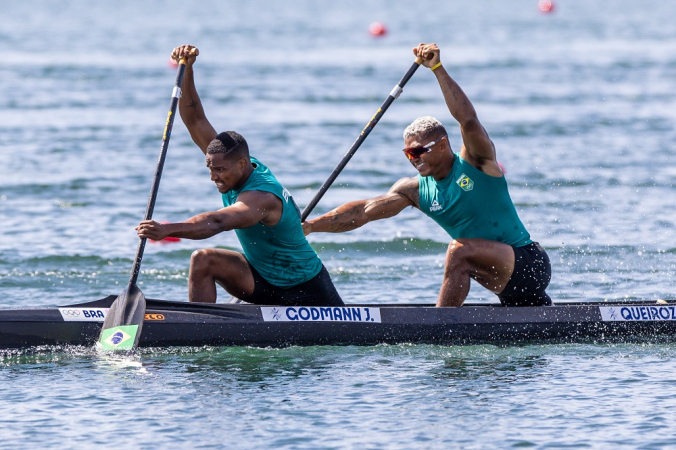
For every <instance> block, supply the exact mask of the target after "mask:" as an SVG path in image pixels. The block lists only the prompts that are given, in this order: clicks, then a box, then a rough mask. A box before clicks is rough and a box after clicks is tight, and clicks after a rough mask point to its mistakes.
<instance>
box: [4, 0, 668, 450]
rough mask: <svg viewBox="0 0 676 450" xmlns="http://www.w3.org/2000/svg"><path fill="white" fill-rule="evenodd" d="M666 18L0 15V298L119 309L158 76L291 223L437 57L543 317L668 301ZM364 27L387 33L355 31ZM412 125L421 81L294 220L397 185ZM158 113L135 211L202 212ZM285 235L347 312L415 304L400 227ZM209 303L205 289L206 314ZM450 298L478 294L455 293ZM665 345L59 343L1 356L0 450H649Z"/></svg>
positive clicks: (591, 5) (588, 13)
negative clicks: (478, 125) (276, 195)
mask: <svg viewBox="0 0 676 450" xmlns="http://www.w3.org/2000/svg"><path fill="white" fill-rule="evenodd" d="M675 12H676V6H675V5H674V4H673V3H671V2H664V1H662V2H659V1H644V2H631V1H628V0H621V1H616V2H605V3H599V2H585V1H582V0H560V1H557V2H556V9H555V13H554V14H550V15H544V14H541V13H540V12H539V11H538V9H537V2H536V1H531V0H528V1H526V0H523V1H516V0H514V1H482V2H472V1H457V2H446V3H438V2H429V1H421V2H416V3H415V4H412V3H410V2H404V1H398V0H397V1H387V2H386V1H380V2H378V1H374V2H368V4H363V3H362V2H357V1H341V2H336V3H331V4H329V3H318V2H310V1H297V2H296V1H295V2H292V3H277V2H271V1H263V0H261V1H255V2H249V3H235V2H217V1H203V2H193V3H190V2H187V3H186V2H176V1H159V0H149V1H145V2H142V3H141V2H132V1H117V2H114V3H110V4H103V3H96V4H84V3H81V2H75V1H66V0H64V1H60V2H47V1H39V0H35V1H31V2H18V1H13V0H10V1H8V2H5V3H3V8H2V13H0V46H2V48H3V58H2V61H3V63H2V64H0V92H1V93H2V95H0V223H1V224H2V225H0V292H1V293H2V299H1V300H0V306H2V307H16V306H44V305H58V304H69V303H74V302H79V301H87V300H92V299H96V298H100V297H103V296H107V295H110V294H118V293H119V292H120V291H121V289H122V288H123V286H124V285H126V283H127V280H128V276H129V270H130V269H131V265H132V259H133V254H134V251H135V248H136V242H137V240H136V235H135V232H134V230H133V228H134V226H135V225H136V224H137V223H138V221H139V220H140V219H141V218H142V217H143V212H144V209H145V204H146V201H147V195H148V191H149V189H150V184H151V179H152V175H153V171H154V166H155V163H156V160H157V155H158V153H159V147H160V140H161V135H162V130H163V127H164V121H165V118H166V111H167V107H168V105H169V98H170V95H171V88H172V86H173V81H174V77H175V69H173V68H170V67H169V66H168V64H167V62H168V56H169V53H170V52H171V49H172V48H173V47H174V46H177V45H180V44H184V43H191V44H194V45H197V46H198V47H199V48H200V52H201V54H200V57H199V59H198V62H197V65H196V78H197V87H198V90H199V92H200V95H201V97H202V100H203V103H204V106H205V109H206V112H207V115H208V117H209V119H210V120H211V122H212V123H213V124H214V126H215V127H216V128H217V129H218V130H225V129H234V130H237V131H239V132H241V133H242V134H243V135H244V136H245V137H246V138H247V140H248V142H249V145H250V147H251V149H252V154H253V155H255V156H256V157H258V158H260V159H261V160H262V161H264V162H265V163H266V164H267V165H268V166H270V167H271V168H272V169H273V171H274V173H275V174H276V175H277V177H278V178H279V179H280V180H281V181H282V182H283V183H284V184H285V185H286V187H287V188H288V189H289V190H290V191H291V192H292V193H293V195H294V197H295V198H296V200H297V202H298V203H299V204H300V206H301V207H303V206H304V205H305V204H306V203H307V202H308V201H309V200H310V198H311V197H312V196H313V194H314V193H315V192H316V190H317V189H318V187H319V186H320V185H321V183H322V182H323V181H324V179H325V178H326V177H327V176H328V174H329V173H330V172H331V170H332V169H333V167H334V166H335V165H336V164H337V163H338V161H339V160H340V158H341V157H342V155H343V154H344V153H345V152H346V151H347V149H348V148H349V146H350V145H351V144H352V142H353V141H354V139H355V138H356V137H357V135H358V134H359V132H360V131H361V129H362V128H363V127H364V125H365V124H366V122H367V121H368V120H369V119H370V118H371V116H372V115H373V113H374V112H375V111H376V110H377V108H378V107H379V106H380V104H381V103H382V101H383V100H384V99H385V98H386V96H387V94H388V93H389V92H390V91H391V89H392V87H393V86H394V85H395V83H396V82H397V81H398V80H399V79H400V77H401V76H402V75H403V73H404V72H405V71H406V69H407V68H408V67H409V66H410V64H411V62H412V60H413V56H412V54H411V47H413V46H415V45H417V44H418V43H419V42H436V43H438V44H439V45H440V47H441V49H442V59H443V61H444V64H445V67H447V70H449V72H450V73H451V74H452V76H453V77H454V78H455V79H456V80H457V81H458V82H459V83H460V85H461V86H462V87H463V89H464V90H465V92H467V94H468V95H469V97H470V98H471V99H472V101H473V103H474V105H475V107H476V109H477V111H478V113H479V117H480V119H481V120H482V123H483V124H484V126H485V127H486V129H487V130H488V132H489V134H490V135H491V137H492V139H493V141H494V142H495V145H496V148H497V152H498V159H499V160H500V161H501V162H502V164H503V165H504V166H505V167H506V169H507V180H508V183H509V185H510V193H511V195H512V198H513V199H514V201H515V204H516V206H517V209H518V211H519V215H520V217H521V218H522V220H523V221H524V223H525V224H526V226H527V228H528V229H529V231H530V233H531V235H532V237H533V238H534V239H535V240H537V241H539V242H540V243H541V244H542V245H543V246H544V247H545V248H546V249H547V251H548V253H549V254H550V257H551V259H552V262H553V270H554V276H553V279H552V284H551V286H550V289H549V293H550V295H551V296H552V297H553V298H554V299H555V300H559V301H561V300H563V301H565V300H581V301H599V300H605V299H625V298H627V299H656V298H673V297H674V281H675V280H674V276H675V274H676V245H674V242H675V241H676V240H675V237H676V236H675V234H676V233H675V231H674V230H675V225H676V214H674V212H673V211H674V210H675V209H676V187H675V186H676V164H675V163H674V156H673V149H674V148H676V132H675V131H674V126H673V124H674V120H675V119H676V23H675V22H674V21H673V20H672V18H673V16H674V13H675ZM373 21H382V22H384V23H385V24H386V25H387V27H388V30H389V33H388V35H387V36H386V37H385V38H383V39H373V38H371V37H370V36H369V35H368V32H367V30H368V26H369V24H370V23H371V22H373ZM421 115H434V116H436V117H438V118H439V119H440V120H442V122H444V123H445V124H446V125H447V128H448V129H449V131H450V136H449V141H450V143H451V145H452V146H453V148H454V149H456V150H458V149H459V148H460V136H459V130H458V128H457V127H456V126H455V125H454V123H453V119H452V118H451V117H450V114H449V113H448V111H447V110H446V109H445V105H444V103H443V99H442V97H441V93H440V90H439V87H438V85H437V84H436V82H435V80H434V77H433V76H432V75H431V74H430V73H429V71H427V70H420V71H419V72H418V73H416V74H415V76H414V77H413V79H412V80H411V81H410V82H409V84H408V85H407V86H406V88H405V90H404V93H403V94H402V96H401V97H400V98H399V99H398V100H397V101H396V102H395V103H394V105H393V106H392V107H391V108H390V110H389V111H388V112H387V113H386V115H385V116H384V118H383V119H382V121H381V122H380V123H379V125H378V126H377V127H376V129H375V130H374V132H373V133H372V134H371V135H370V136H369V138H368V140H367V141H366V143H365V144H364V145H363V146H362V148H361V149H360V150H359V152H358V153H357V154H356V156H355V157H354V159H353V160H352V161H351V162H350V164H349V165H348V167H347V168H346V169H345V171H344V172H343V173H342V174H341V176H340V177H339V178H338V180H337V182H336V185H335V186H334V187H333V188H331V190H330V191H329V192H328V193H327V195H326V196H325V197H324V199H323V200H322V201H321V202H320V204H319V205H318V207H317V209H316V213H322V212H326V211H328V210H330V209H332V208H334V207H336V206H337V205H339V204H341V203H343V202H346V201H349V200H355V199H359V198H365V197H368V196H374V195H377V194H379V193H382V192H385V191H386V190H387V189H388V188H389V187H390V186H391V185H392V184H393V183H394V182H396V181H397V180H398V179H400V178H402V177H405V176H412V175H414V174H415V172H414V169H413V168H412V167H411V166H410V164H409V163H408V162H407V160H406V159H405V157H403V155H402V154H401V151H400V148H401V147H402V144H403V143H402V138H401V133H402V131H403V129H404V128H405V127H406V125H408V124H409V123H410V122H411V121H412V120H413V119H415V118H416V117H418V116H421ZM219 207H220V198H219V195H218V193H217V192H216V190H215V188H214V186H213V183H212V182H211V181H210V180H209V177H208V172H207V170H206V168H205V164H204V159H203V155H202V154H201V152H200V151H199V150H198V149H197V148H196V147H195V146H194V145H193V144H192V141H191V140H190V137H189V135H188V133H187V131H186V130H185V128H184V127H183V125H182V124H181V123H180V122H179V121H177V123H176V126H175V129H174V132H173V135H172V139H171V144H170V147H169V155H168V159H167V163H166V166H165V172H164V175H163V178H162V184H161V188H160V193H159V197H158V201H157V206H156V209H155V218H157V219H158V220H168V221H179V220H184V219H186V218H187V217H190V216H191V215H194V214H197V213H199V212H203V211H208V210H213V209H217V208H219ZM310 240H311V243H312V244H313V246H314V247H315V249H316V250H317V251H318V252H319V254H320V257H321V258H322V260H323V261H324V263H325V265H326V266H327V268H328V269H329V272H330V273H331V276H332V278H333V279H334V281H335V283H336V285H337V287H338V290H339V291H340V293H341V295H342V296H343V298H344V299H345V300H346V301H347V302H351V303H356V302H363V303H375V302H399V303H414V302H415V303H419V302H433V301H434V299H435V298H436V294H437V292H438V288H439V284H440V281H441V276H442V273H443V261H444V253H445V249H446V246H447V244H448V240H449V239H448V237H447V236H446V235H444V234H443V232H441V230H440V229H439V228H438V227H437V226H436V225H435V224H434V223H433V222H431V221H430V220H428V219H427V218H425V217H423V216H422V215H421V214H420V213H419V212H416V211H414V210H406V211H404V212H402V213H401V214H400V215H398V216H397V217H396V218H394V219H389V220H385V221H381V222H377V223H372V224H369V225H367V226H365V227H363V228H360V229H358V230H355V231H354V232H351V233H347V234H323V235H322V234H317V235H312V236H311V239H310ZM213 246H218V247H223V248H234V249H237V248H239V246H238V243H237V240H236V237H235V236H234V234H233V233H226V234H222V235H219V236H216V237H214V238H212V239H210V240H208V241H202V242H192V241H187V240H183V241H182V242H180V243H175V244H167V245H157V244H155V245H150V244H149V245H148V247H147V250H146V256H145V257H144V260H143V266H142V273H141V276H140V279H139V281H140V287H141V289H143V291H144V293H145V294H146V296H148V297H152V298H166V299H172V300H185V299H186V297H187V273H188V262H189V258H190V254H191V253H192V251H193V250H194V249H197V248H202V247H213ZM225 298H226V296H225V295H221V297H220V299H221V300H222V301H223V300H224V299H225ZM469 300H470V301H474V302H493V301H496V299H495V296H493V295H492V294H489V293H487V292H486V291H484V290H482V289H481V288H480V287H478V286H474V287H473V288H472V290H471V292H470V295H469ZM673 353H674V351H673V346H672V345H670V344H661V345H638V344H631V345H603V346H601V345H566V346H551V345H550V346H524V347H509V346H507V347H502V346H477V347H437V346H408V345H402V346H377V347H369V348H355V347H341V348H330V347H317V348H289V349H282V350H270V349H254V348H233V349H220V348H200V349H166V350H144V351H142V352H141V353H140V354H139V355H137V356H135V357H133V358H127V359H124V358H122V359H117V358H114V357H111V358H103V357H101V356H99V355H96V354H94V353H91V352H90V351H88V350H85V349H62V350H60V351H49V352H37V353H36V352H25V351H24V352H15V353H7V354H4V355H2V356H1V357H0V364H1V365H2V369H1V370H0V377H1V379H2V383H1V384H0V408H2V410H3V414H2V415H0V423H1V424H2V427H1V428H0V430H1V431H0V442H1V443H2V444H1V445H3V446H5V447H7V448H17V447H41V448H49V447H51V448H91V446H92V445H94V444H97V445H100V446H104V447H123V446H126V447H131V448H158V447H167V448H177V447H219V446H222V447H229V448H230V447H232V448H252V447H282V448H467V449H473V448H477V449H485V448H510V447H525V448H531V447H532V448H562V447H572V448H581V447H591V448H618V447H623V448H669V447H676V432H675V431H674V429H676V428H675V427H676V423H675V421H674V419H673V408H674V407H675V406H676V400H675V398H674V392H675V391H674V386H673V385H674V376H673V374H674V373H676V364H675V363H674V361H673V358H672V356H673Z"/></svg>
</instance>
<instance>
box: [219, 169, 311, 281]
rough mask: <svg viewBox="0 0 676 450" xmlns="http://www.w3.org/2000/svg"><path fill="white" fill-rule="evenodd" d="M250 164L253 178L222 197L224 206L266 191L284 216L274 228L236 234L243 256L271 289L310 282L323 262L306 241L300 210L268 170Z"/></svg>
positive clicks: (239, 231)
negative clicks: (249, 193)
mask: <svg viewBox="0 0 676 450" xmlns="http://www.w3.org/2000/svg"><path fill="white" fill-rule="evenodd" d="M251 163H252V164H253V166H254V171H253V172H252V173H251V176H249V179H248V180H246V183H244V186H242V187H241V188H239V189H233V190H232V191H230V192H226V193H225V194H222V196H223V205H225V206H226V207H227V206H230V205H232V204H234V203H235V202H236V201H237V197H238V196H239V194H241V193H242V192H245V191H263V192H270V193H272V194H274V195H276V196H277V197H279V199H280V200H281V201H282V207H283V212H282V218H281V219H280V220H279V222H278V223H277V225H275V226H273V227H268V226H265V225H263V224H262V223H257V224H256V225H254V226H252V227H249V228H241V229H236V230H235V233H237V238H238V239H239V242H240V244H241V245H242V249H243V250H244V256H246V259H247V261H249V264H251V265H252V266H253V268H254V269H256V270H257V271H258V273H260V274H261V276H262V277H263V278H265V280H267V281H268V283H270V284H272V285H275V286H279V287H282V288H289V287H293V286H297V285H299V284H301V283H304V282H306V281H309V280H311V279H312V278H314V277H315V276H317V274H318V273H319V271H320V270H322V262H321V261H320V259H319V257H318V256H317V253H315V251H314V250H313V249H312V247H310V244H309V243H308V241H307V239H305V235H304V234H303V227H302V225H301V223H300V211H299V210H298V206H296V203H295V202H294V201H293V198H292V197H291V195H290V194H289V191H287V190H286V189H284V187H283V186H282V185H281V184H280V183H279V181H277V179H276V178H275V176H274V175H273V174H272V172H270V170H269V169H268V168H267V167H266V166H264V165H263V164H261V162H260V161H258V160H257V159H256V158H253V157H252V158H251Z"/></svg>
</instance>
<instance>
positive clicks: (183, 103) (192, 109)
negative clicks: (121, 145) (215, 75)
mask: <svg viewBox="0 0 676 450" xmlns="http://www.w3.org/2000/svg"><path fill="white" fill-rule="evenodd" d="M193 48H194V47H192V46H190V45H183V46H181V47H176V48H175V49H174V51H173V52H172V54H171V57H172V58H174V59H176V60H179V59H180V58H182V57H184V56H186V68H185V75H184V77H183V85H182V86H181V90H182V92H183V95H182V96H181V98H180V99H179V101H178V111H179V113H180V114H181V120H183V123H184V124H185V126H186V128H188V131H189V132H190V137H192V140H193V141H194V142H195V144H197V146H198V147H199V148H200V150H202V152H203V153H205V154H206V152H207V147H208V146H209V142H211V141H212V140H213V139H214V137H216V135H217V134H218V133H216V130H215V129H214V127H212V126H211V123H209V120H207V116H206V114H205V113H204V108H203V107H202V102H201V100H200V96H199V95H198V94H197V88H196V87H195V73H194V71H193V64H194V63H195V58H196V57H197V56H196V55H197V54H199V52H197V53H196V54H194V55H193V54H191V53H190V52H191V50H192V49H193Z"/></svg>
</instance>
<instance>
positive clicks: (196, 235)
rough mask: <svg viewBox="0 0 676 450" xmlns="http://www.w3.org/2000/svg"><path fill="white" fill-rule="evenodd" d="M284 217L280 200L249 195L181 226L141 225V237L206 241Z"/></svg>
mask: <svg viewBox="0 0 676 450" xmlns="http://www.w3.org/2000/svg"><path fill="white" fill-rule="evenodd" d="M281 217H282V202H281V200H280V199H279V198H278V197H277V196H275V195H274V194H271V193H269V192H261V191H246V192H243V193H242V194H240V195H239V197H238V199H237V202H235V204H233V205H231V206H228V207H226V208H222V209H219V210H218V211H211V212H206V213H202V214H198V215H196V216H194V217H191V218H190V219H188V220H186V221H184V222H179V223H168V224H160V223H157V222H155V221H153V220H147V221H143V222H141V223H140V225H139V226H138V227H137V228H136V230H138V235H139V237H143V238H149V239H154V240H162V239H164V238H165V237H169V236H171V237H178V238H185V239H207V238H210V237H211V236H214V235H216V234H218V233H221V232H223V231H230V230H234V229H237V228H249V227H252V226H254V225H256V224H257V223H259V222H262V223H264V224H265V225H268V226H274V225H276V224H277V223H278V222H279V220H280V219H281Z"/></svg>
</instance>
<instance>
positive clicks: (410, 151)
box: [402, 136, 447, 161]
mask: <svg viewBox="0 0 676 450" xmlns="http://www.w3.org/2000/svg"><path fill="white" fill-rule="evenodd" d="M446 137H447V136H443V137H440V138H439V139H437V140H436V141H432V142H430V143H429V144H426V145H423V146H422V147H406V148H405V149H404V150H402V151H403V152H404V154H405V155H406V157H407V158H408V159H409V161H412V160H414V159H416V158H420V155H422V154H423V153H427V152H430V151H432V146H434V144H436V143H437V142H441V141H442V140H444V139H446Z"/></svg>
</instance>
